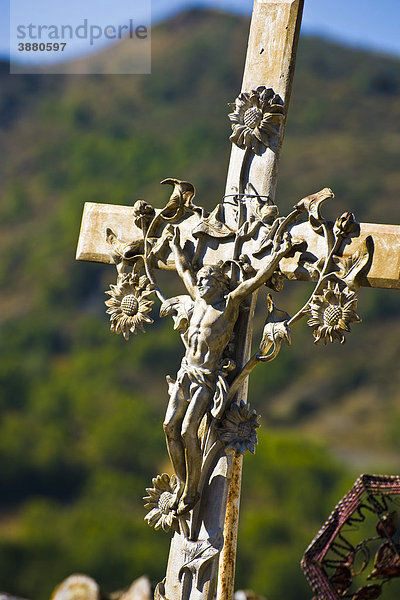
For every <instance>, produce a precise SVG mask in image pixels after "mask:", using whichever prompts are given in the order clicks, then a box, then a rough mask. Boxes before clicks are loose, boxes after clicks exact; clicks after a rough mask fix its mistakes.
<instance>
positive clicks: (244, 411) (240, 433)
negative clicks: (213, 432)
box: [218, 401, 260, 456]
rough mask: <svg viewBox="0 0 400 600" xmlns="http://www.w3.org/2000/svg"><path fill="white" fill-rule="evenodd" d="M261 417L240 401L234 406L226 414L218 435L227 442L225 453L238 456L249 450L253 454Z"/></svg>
mask: <svg viewBox="0 0 400 600" xmlns="http://www.w3.org/2000/svg"><path fill="white" fill-rule="evenodd" d="M259 419H260V416H259V415H257V413H256V411H255V410H252V409H251V408H250V405H249V404H246V403H245V402H243V401H240V404H232V405H231V406H230V408H229V410H227V411H226V413H225V418H224V419H223V421H222V422H221V425H220V427H219V431H218V435H219V438H220V439H221V440H222V441H223V442H225V452H233V453H234V454H235V455H236V456H240V455H241V454H244V453H245V452H246V451H247V450H249V451H250V452H251V453H252V454H254V453H255V451H256V444H257V431H256V429H257V427H260V423H259Z"/></svg>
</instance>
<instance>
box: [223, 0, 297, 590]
mask: <svg viewBox="0 0 400 600" xmlns="http://www.w3.org/2000/svg"><path fill="white" fill-rule="evenodd" d="M303 4H304V0H255V2H254V8H253V15H252V20H251V26H250V35H249V42H248V50H247V57H246V63H245V70H244V75H243V83H242V92H251V90H254V89H256V88H257V87H259V86H265V87H267V88H272V89H273V90H274V92H275V93H276V94H279V96H280V97H281V99H282V101H283V103H284V113H285V118H284V120H283V122H282V124H281V126H280V133H279V136H278V139H277V142H276V144H275V146H274V147H272V148H271V147H270V148H265V150H264V152H263V153H262V154H261V155H259V156H258V155H254V156H253V159H252V161H251V163H250V165H249V166H248V168H247V170H246V172H243V164H245V161H244V154H245V153H246V149H242V148H239V147H238V146H235V145H233V146H232V152H231V158H230V163H229V169H228V176H227V183H226V191H225V194H226V198H229V197H230V196H231V195H233V194H236V193H238V192H239V193H241V192H243V191H244V190H245V188H246V185H247V184H248V183H251V184H252V186H254V188H255V189H256V190H257V193H258V194H260V195H261V196H268V197H269V198H270V199H271V200H273V199H274V197H275V189H276V183H277V172H278V162H279V155H280V150H281V146H282V141H283V136H284V130H285V121H286V116H287V111H288V105H289V100H290V94H291V89H292V80H293V73H294V67H295V60H296V51H297V44H298V38H299V32H300V24H301V17H302V11H303ZM226 220H227V221H228V222H229V216H228V214H227V215H226ZM255 300H256V298H255V295H254V297H253V299H252V307H251V309H250V311H249V312H248V313H247V314H245V315H243V316H242V317H241V322H240V323H239V330H240V338H241V339H242V340H244V343H242V348H241V351H239V352H240V356H237V357H236V359H237V363H238V364H239V365H244V364H245V363H246V362H247V360H248V359H249V357H250V351H251V339H252V316H253V312H254V305H255ZM238 395H239V396H240V398H241V399H246V398H247V381H246V382H245V384H244V385H243V387H242V389H240V390H239V392H238ZM242 461H243V459H242V457H238V458H234V464H233V473H232V478H231V483H230V489H229V492H228V503H227V510H226V516H225V525H224V540H225V542H224V547H223V549H222V551H221V555H220V561H219V574H218V588H217V599H218V600H231V598H232V597H233V590H234V575H235V563H236V546H237V531H238V521H239V505H240V488H241V475H242Z"/></svg>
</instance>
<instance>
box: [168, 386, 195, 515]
mask: <svg viewBox="0 0 400 600" xmlns="http://www.w3.org/2000/svg"><path fill="white" fill-rule="evenodd" d="M188 387H189V386H188V385H186V386H185V385H183V386H182V385H180V384H178V383H176V384H175V386H174V388H173V390H172V393H171V397H170V400H169V403H168V408H167V413H166V415H165V420H164V424H163V428H164V432H165V438H166V442H167V449H168V454H169V456H170V459H171V462H172V466H173V467H174V471H175V474H176V476H177V478H178V480H179V487H178V489H177V490H176V503H177V501H178V499H179V497H180V496H181V494H182V491H183V488H184V485H185V481H186V461H185V448H184V445H183V440H182V435H181V428H182V421H183V418H184V416H185V411H186V408H187V406H188V402H187V398H186V394H187V393H188V392H189V390H188V389H185V388H188ZM185 392H186V393H185Z"/></svg>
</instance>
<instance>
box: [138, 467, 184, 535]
mask: <svg viewBox="0 0 400 600" xmlns="http://www.w3.org/2000/svg"><path fill="white" fill-rule="evenodd" d="M153 486H154V487H152V488H146V492H148V494H149V495H148V496H145V497H144V498H143V500H147V502H146V504H145V505H144V506H145V508H148V509H150V510H149V512H148V513H147V515H146V516H145V521H147V523H148V524H149V525H150V527H153V526H154V529H161V528H162V529H163V530H164V531H169V530H170V529H171V528H172V529H173V530H174V531H179V523H178V518H177V516H176V511H175V510H173V508H172V506H173V503H174V501H175V490H176V488H177V486H178V480H177V478H176V476H175V475H172V476H171V477H170V476H169V475H167V473H163V474H162V475H157V477H154V478H153Z"/></svg>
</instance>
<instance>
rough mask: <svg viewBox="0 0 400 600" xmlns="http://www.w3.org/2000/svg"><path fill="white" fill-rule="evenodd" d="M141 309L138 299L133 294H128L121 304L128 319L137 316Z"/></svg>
mask: <svg viewBox="0 0 400 600" xmlns="http://www.w3.org/2000/svg"><path fill="white" fill-rule="evenodd" d="M138 308H139V303H138V301H137V299H136V296H134V295H133V294H128V295H127V296H125V297H124V298H123V300H122V302H121V310H122V312H123V313H125V314H126V315H128V317H133V315H136V313H137V311H138Z"/></svg>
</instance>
